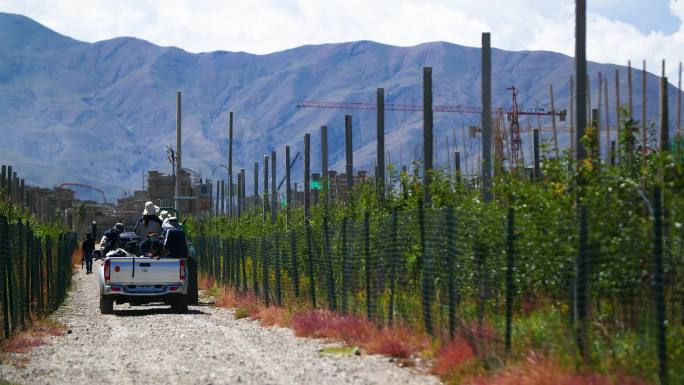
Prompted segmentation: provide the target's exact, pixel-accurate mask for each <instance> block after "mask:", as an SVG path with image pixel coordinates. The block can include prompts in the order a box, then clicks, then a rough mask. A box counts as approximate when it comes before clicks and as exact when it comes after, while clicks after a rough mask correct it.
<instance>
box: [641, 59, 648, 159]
mask: <svg viewBox="0 0 684 385" xmlns="http://www.w3.org/2000/svg"><path fill="white" fill-rule="evenodd" d="M643 64H644V65H643V69H642V71H641V146H642V153H643V154H644V155H645V154H646V151H647V147H648V137H647V134H646V127H647V126H648V124H647V123H646V60H644V63H643ZM642 159H643V160H644V162H645V161H646V157H645V156H642Z"/></svg>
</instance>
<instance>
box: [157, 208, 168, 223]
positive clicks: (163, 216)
mask: <svg viewBox="0 0 684 385" xmlns="http://www.w3.org/2000/svg"><path fill="white" fill-rule="evenodd" d="M169 216H170V214H169V212H168V211H166V210H162V212H161V213H159V219H161V220H162V222H164V220H165V219H166V218H168V217H169ZM162 224H163V223H162Z"/></svg>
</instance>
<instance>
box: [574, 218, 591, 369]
mask: <svg viewBox="0 0 684 385" xmlns="http://www.w3.org/2000/svg"><path fill="white" fill-rule="evenodd" d="M579 216H580V231H579V253H578V256H577V283H576V285H575V286H576V290H577V300H576V306H577V332H576V335H577V348H578V350H579V355H580V357H581V358H582V361H583V362H584V364H585V365H588V364H589V341H588V330H587V329H588V325H589V320H588V316H589V286H588V285H589V269H590V253H589V250H588V249H589V245H588V242H589V229H588V219H587V207H586V206H584V205H582V206H580V208H579Z"/></svg>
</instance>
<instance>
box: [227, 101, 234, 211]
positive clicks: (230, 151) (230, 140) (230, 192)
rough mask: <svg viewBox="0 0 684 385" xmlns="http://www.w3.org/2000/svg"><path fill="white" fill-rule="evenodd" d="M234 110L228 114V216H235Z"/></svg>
mask: <svg viewBox="0 0 684 385" xmlns="http://www.w3.org/2000/svg"><path fill="white" fill-rule="evenodd" d="M233 195H234V191H233V111H231V112H230V113H229V114H228V217H232V216H233Z"/></svg>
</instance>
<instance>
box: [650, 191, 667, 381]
mask: <svg viewBox="0 0 684 385" xmlns="http://www.w3.org/2000/svg"><path fill="white" fill-rule="evenodd" d="M663 214H664V213H663V195H662V190H661V187H660V186H659V185H656V186H655V187H654V188H653V265H654V272H653V273H654V275H653V300H654V301H655V308H656V314H655V318H656V327H657V332H656V333H657V349H658V378H659V379H660V384H661V385H667V383H668V375H667V370H668V369H667V366H668V362H667V319H666V316H665V314H666V309H665V271H664V267H663V227H664V223H663Z"/></svg>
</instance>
